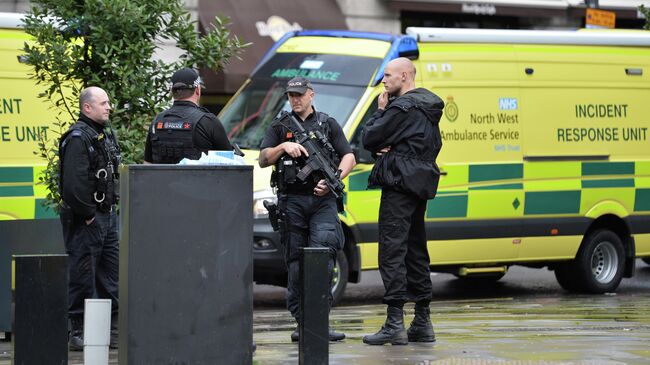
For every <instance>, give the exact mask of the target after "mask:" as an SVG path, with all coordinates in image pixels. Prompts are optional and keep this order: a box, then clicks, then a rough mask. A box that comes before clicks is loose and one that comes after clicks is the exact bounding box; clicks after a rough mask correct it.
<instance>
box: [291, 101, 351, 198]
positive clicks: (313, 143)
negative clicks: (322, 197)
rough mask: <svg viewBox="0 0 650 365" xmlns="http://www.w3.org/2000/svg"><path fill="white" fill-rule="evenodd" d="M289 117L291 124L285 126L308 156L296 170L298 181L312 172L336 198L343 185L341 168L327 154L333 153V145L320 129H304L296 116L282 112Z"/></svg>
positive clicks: (303, 179) (343, 187)
mask: <svg viewBox="0 0 650 365" xmlns="http://www.w3.org/2000/svg"><path fill="white" fill-rule="evenodd" d="M283 113H284V114H286V115H287V117H289V120H290V123H291V126H286V125H285V126H286V127H287V128H289V130H291V133H293V135H294V136H295V138H296V143H299V144H300V145H302V146H303V147H304V148H305V149H306V150H307V153H308V154H309V156H308V157H307V160H306V162H305V166H304V167H303V168H301V169H300V170H299V171H298V174H296V177H298V179H300V181H305V180H306V179H307V178H308V177H309V176H311V175H312V174H314V173H317V174H316V175H314V178H315V180H316V181H318V180H320V179H323V180H325V184H326V185H327V187H328V188H329V189H330V191H331V192H332V194H334V196H335V197H336V198H337V199H338V198H339V197H340V196H342V195H343V189H345V185H344V184H343V182H342V181H341V170H339V167H338V166H337V165H335V164H334V161H332V160H331V159H330V158H329V156H331V155H332V154H335V153H336V152H335V151H334V147H332V144H331V143H330V142H329V141H328V140H327V138H326V137H325V136H324V135H323V133H321V131H319V130H316V131H306V130H305V128H304V127H303V126H302V124H300V122H299V121H298V120H296V118H295V117H294V116H293V115H292V114H290V113H287V112H283Z"/></svg>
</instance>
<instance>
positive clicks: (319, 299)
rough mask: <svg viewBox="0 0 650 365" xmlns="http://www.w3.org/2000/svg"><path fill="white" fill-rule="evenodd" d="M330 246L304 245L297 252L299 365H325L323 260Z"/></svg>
mask: <svg viewBox="0 0 650 365" xmlns="http://www.w3.org/2000/svg"><path fill="white" fill-rule="evenodd" d="M330 255H331V254H330V250H329V249H328V248H325V247H304V248H302V252H301V255H300V321H299V322H300V327H299V332H300V343H299V352H298V356H299V362H300V364H301V365H307V364H309V365H326V364H327V363H328V362H329V304H328V296H329V290H330V283H329V281H328V280H326V279H325V280H324V278H328V277H329V273H328V272H327V263H328V261H329V260H330Z"/></svg>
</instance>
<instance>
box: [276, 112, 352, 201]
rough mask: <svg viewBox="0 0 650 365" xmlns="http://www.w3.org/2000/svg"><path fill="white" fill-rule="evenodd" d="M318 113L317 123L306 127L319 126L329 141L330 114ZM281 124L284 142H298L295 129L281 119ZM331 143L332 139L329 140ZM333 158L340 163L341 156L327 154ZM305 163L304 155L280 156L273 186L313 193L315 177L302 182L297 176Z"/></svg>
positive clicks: (287, 190) (285, 190)
mask: <svg viewBox="0 0 650 365" xmlns="http://www.w3.org/2000/svg"><path fill="white" fill-rule="evenodd" d="M317 113H318V114H317V115H316V125H315V126H312V127H311V128H305V129H306V130H307V131H310V130H314V128H318V129H319V130H320V132H321V133H322V134H323V135H324V136H325V138H327V140H328V141H329V140H330V139H331V138H330V137H331V136H330V135H329V134H330V128H329V124H328V123H327V119H328V118H329V115H327V114H325V113H322V112H317ZM280 124H281V125H282V128H283V131H284V132H283V135H284V136H285V137H284V140H283V142H287V141H289V142H296V137H295V136H294V134H293V130H292V129H291V128H289V127H288V125H289V124H284V123H282V122H281V121H280ZM329 142H330V143H331V141H329ZM327 157H328V158H329V159H331V160H332V161H333V162H334V163H335V164H336V165H338V164H339V162H340V161H339V158H338V155H336V154H331V155H329V156H327ZM304 165H305V159H304V158H303V157H299V158H292V157H291V156H289V155H288V154H286V153H285V154H283V155H282V156H280V158H279V159H278V161H277V162H276V163H275V169H274V171H273V173H272V174H271V186H272V187H275V188H277V190H278V191H279V192H281V193H284V192H292V193H304V194H311V192H312V191H313V189H314V187H315V186H316V181H314V179H313V178H309V179H307V181H305V182H300V180H298V178H297V174H298V171H299V170H300V169H301V168H303V167H304Z"/></svg>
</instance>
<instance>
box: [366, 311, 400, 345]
mask: <svg viewBox="0 0 650 365" xmlns="http://www.w3.org/2000/svg"><path fill="white" fill-rule="evenodd" d="M387 314H388V315H387V317H386V323H384V325H383V326H382V327H381V329H380V330H379V332H377V333H375V334H374V335H368V336H363V342H364V343H366V344H368V345H383V344H386V343H390V344H391V345H406V344H407V343H408V338H407V337H406V330H405V329H404V310H403V309H402V308H399V307H392V306H388V309H387Z"/></svg>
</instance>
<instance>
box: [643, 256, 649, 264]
mask: <svg viewBox="0 0 650 365" xmlns="http://www.w3.org/2000/svg"><path fill="white" fill-rule="evenodd" d="M643 262H645V263H646V264H648V265H650V257H646V258H644V259H643Z"/></svg>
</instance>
